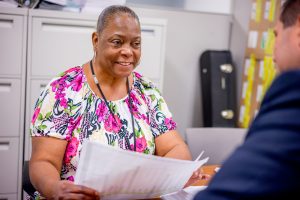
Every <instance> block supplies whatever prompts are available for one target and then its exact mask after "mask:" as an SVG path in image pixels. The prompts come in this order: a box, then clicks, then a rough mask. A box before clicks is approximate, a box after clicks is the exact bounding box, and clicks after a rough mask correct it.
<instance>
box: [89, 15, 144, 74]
mask: <svg viewBox="0 0 300 200" xmlns="http://www.w3.org/2000/svg"><path fill="white" fill-rule="evenodd" d="M93 43H94V46H95V50H96V60H95V62H96V65H99V66H100V67H101V69H102V70H104V71H105V72H106V73H108V74H109V75H111V76H113V77H116V78H120V77H127V76H129V75H130V73H131V72H132V71H133V70H134V69H135V67H136V66H137V65H138V63H139V60H140V57H141V29H140V25H139V23H138V21H137V20H136V19H135V18H133V17H131V16H129V15H127V14H126V13H123V14H117V15H114V16H112V17H111V18H110V19H109V21H108V25H107V26H106V27H105V28H104V29H103V31H102V32H101V33H97V34H94V35H93Z"/></svg>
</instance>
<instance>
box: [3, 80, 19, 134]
mask: <svg viewBox="0 0 300 200" xmlns="http://www.w3.org/2000/svg"><path fill="white" fill-rule="evenodd" d="M0 99H1V104H0V110H1V113H2V114H1V115H0V121H1V126H0V137H1V136H5V137H11V136H19V135H20V133H19V127H20V119H21V118H22V117H23V114H21V113H20V106H21V101H22V100H21V81H20V80H19V79H0Z"/></svg>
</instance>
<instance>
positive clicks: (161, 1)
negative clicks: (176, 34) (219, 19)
mask: <svg viewBox="0 0 300 200" xmlns="http://www.w3.org/2000/svg"><path fill="white" fill-rule="evenodd" d="M232 1H233V0H127V1H126V4H127V5H136V6H145V5H146V6H152V7H156V8H157V7H160V8H162V7H164V8H173V9H177V10H179V9H181V10H190V11H200V12H206V13H219V14H231V13H232Z"/></svg>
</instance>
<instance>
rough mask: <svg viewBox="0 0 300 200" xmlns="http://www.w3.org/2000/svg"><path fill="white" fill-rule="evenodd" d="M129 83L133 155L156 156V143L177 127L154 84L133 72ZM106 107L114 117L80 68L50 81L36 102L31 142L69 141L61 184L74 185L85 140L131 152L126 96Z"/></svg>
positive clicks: (128, 111)
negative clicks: (45, 139) (35, 139)
mask: <svg viewBox="0 0 300 200" xmlns="http://www.w3.org/2000/svg"><path fill="white" fill-rule="evenodd" d="M133 80H134V81H133V86H132V87H131V92H130V97H131V100H132V101H133V102H132V112H133V118H134V123H135V125H134V127H135V135H136V151H137V152H141V153H145V154H154V152H155V143H154V139H155V138H156V137H157V136H159V135H160V134H163V133H165V132H167V131H170V130H174V129H175V128H176V123H175V122H174V121H173V119H172V114H171V113H170V111H169V109H168V107H167V104H166V102H165V101H164V99H163V97H162V96H161V95H160V92H159V91H158V89H157V88H156V87H155V86H154V85H153V83H152V82H151V81H149V80H148V79H146V78H145V77H143V76H141V75H140V74H138V73H136V72H133ZM108 103H109V106H110V108H111V110H112V112H113V113H110V111H109V109H108V107H107V105H106V104H105V101H104V100H103V99H102V98H99V97H98V96H96V94H95V93H94V92H93V91H92V90H91V88H90V86H89V85H88V83H87V78H86V76H85V74H84V73H83V69H82V67H74V68H70V69H69V70H67V71H65V72H63V73H62V74H60V75H59V76H58V77H56V78H54V79H53V80H52V81H50V83H49V84H48V85H47V87H46V88H45V90H44V91H43V92H42V93H41V95H40V96H39V99H38V100H37V102H36V105H35V109H34V115H33V117H32V120H31V126H30V133H31V136H48V137H55V138H59V139H63V140H67V141H68V144H67V147H66V151H65V155H64V160H63V165H62V170H61V179H64V180H70V181H74V175H75V172H76V168H77V164H78V161H79V155H80V151H81V148H82V144H83V142H84V141H85V140H92V141H98V142H100V143H103V144H108V145H111V146H115V147H119V148H122V149H126V150H130V149H133V141H134V137H133V130H132V121H131V113H130V109H129V106H130V104H129V101H128V95H127V96H126V97H124V98H122V99H120V100H116V101H108ZM113 115H114V116H113ZM126 141H127V142H126ZM128 141H129V143H130V146H129V143H128Z"/></svg>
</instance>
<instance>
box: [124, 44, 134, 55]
mask: <svg viewBox="0 0 300 200" xmlns="http://www.w3.org/2000/svg"><path fill="white" fill-rule="evenodd" d="M121 53H122V55H125V56H127V57H129V56H132V54H133V53H132V49H131V47H128V46H124V47H123V48H122V50H121Z"/></svg>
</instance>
